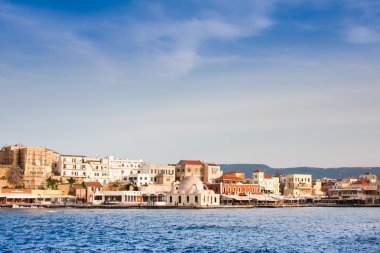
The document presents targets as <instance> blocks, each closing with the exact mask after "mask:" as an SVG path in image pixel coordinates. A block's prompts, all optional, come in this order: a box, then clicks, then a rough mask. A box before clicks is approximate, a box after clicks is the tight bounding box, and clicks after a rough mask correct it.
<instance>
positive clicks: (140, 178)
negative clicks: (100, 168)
mask: <svg viewBox="0 0 380 253" xmlns="http://www.w3.org/2000/svg"><path fill="white" fill-rule="evenodd" d="M126 181H128V182H131V183H133V184H135V185H136V186H137V187H139V188H140V187H141V186H142V185H148V184H149V183H150V174H149V173H138V174H131V175H128V176H126Z"/></svg>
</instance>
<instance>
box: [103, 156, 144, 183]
mask: <svg viewBox="0 0 380 253" xmlns="http://www.w3.org/2000/svg"><path fill="white" fill-rule="evenodd" d="M106 159H107V160H108V167H109V175H110V181H111V182H122V181H126V180H128V179H127V177H128V176H130V175H132V174H134V175H135V174H139V173H141V172H142V170H143V167H144V161H143V160H141V159H140V160H129V159H128V158H125V159H118V158H116V157H114V156H108V157H107V158H106Z"/></svg>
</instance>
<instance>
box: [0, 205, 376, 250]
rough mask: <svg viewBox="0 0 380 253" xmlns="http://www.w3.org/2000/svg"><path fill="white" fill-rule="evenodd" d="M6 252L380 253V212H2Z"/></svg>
mask: <svg viewBox="0 0 380 253" xmlns="http://www.w3.org/2000/svg"><path fill="white" fill-rule="evenodd" d="M0 224H1V227H0V251H1V252H380V208H359V207H358V208H328V207H327V208H323V207H314V208H252V209H203V210H180V209H159V210H156V209H155V210H152V209H117V210H116V209H112V210H111V209H31V210H26V209H18V210H14V209H0Z"/></svg>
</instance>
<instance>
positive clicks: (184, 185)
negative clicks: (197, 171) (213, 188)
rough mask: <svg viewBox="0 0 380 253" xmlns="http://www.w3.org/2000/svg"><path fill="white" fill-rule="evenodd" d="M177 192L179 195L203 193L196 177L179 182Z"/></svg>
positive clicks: (201, 185) (200, 183) (199, 181)
mask: <svg viewBox="0 0 380 253" xmlns="http://www.w3.org/2000/svg"><path fill="white" fill-rule="evenodd" d="M178 191H179V193H181V194H185V193H197V192H199V191H200V192H201V191H203V183H202V181H201V180H200V179H199V178H198V177H195V176H189V177H186V178H184V179H183V180H182V181H181V183H180V184H179V189H178Z"/></svg>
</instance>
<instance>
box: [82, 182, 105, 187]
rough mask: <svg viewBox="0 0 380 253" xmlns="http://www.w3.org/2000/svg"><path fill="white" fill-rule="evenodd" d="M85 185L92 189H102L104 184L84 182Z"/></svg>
mask: <svg viewBox="0 0 380 253" xmlns="http://www.w3.org/2000/svg"><path fill="white" fill-rule="evenodd" d="M84 185H85V186H90V187H102V184H101V183H99V182H84Z"/></svg>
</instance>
